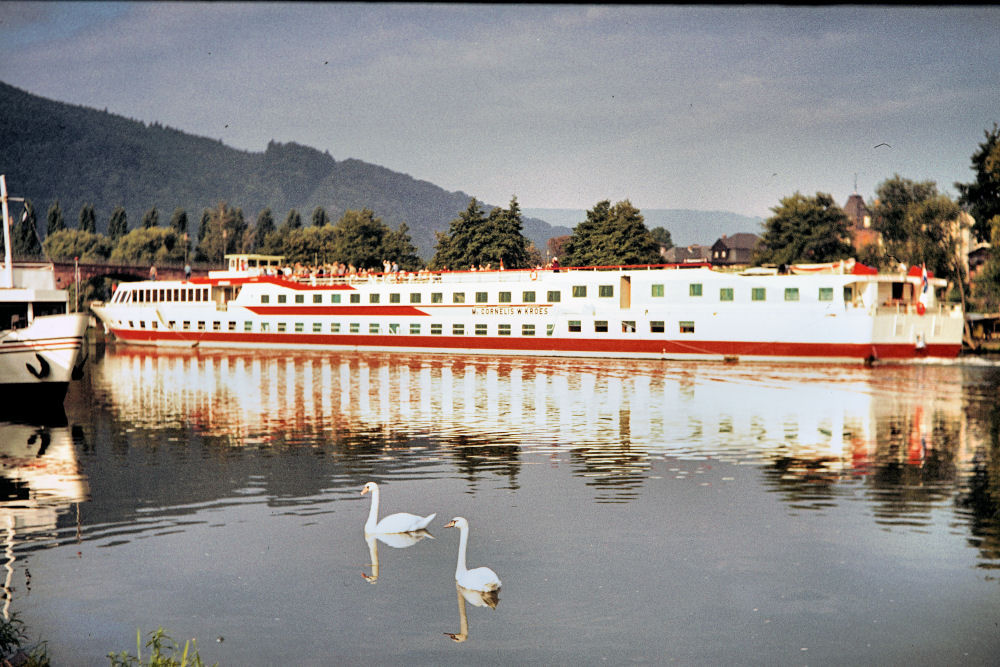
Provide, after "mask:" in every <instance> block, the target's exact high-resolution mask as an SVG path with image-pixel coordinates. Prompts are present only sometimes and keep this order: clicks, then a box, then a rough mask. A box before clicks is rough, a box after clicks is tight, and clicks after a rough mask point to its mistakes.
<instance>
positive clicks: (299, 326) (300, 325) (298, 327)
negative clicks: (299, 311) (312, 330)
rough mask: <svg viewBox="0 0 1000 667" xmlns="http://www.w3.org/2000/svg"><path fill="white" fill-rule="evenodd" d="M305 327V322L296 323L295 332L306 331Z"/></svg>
mask: <svg viewBox="0 0 1000 667" xmlns="http://www.w3.org/2000/svg"><path fill="white" fill-rule="evenodd" d="M305 328H306V326H305V324H304V323H302V322H296V323H295V333H302V332H303V331H305Z"/></svg>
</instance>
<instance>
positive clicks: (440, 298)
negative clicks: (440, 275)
mask: <svg viewBox="0 0 1000 667" xmlns="http://www.w3.org/2000/svg"><path fill="white" fill-rule="evenodd" d="M431 303H444V293H443V292H431Z"/></svg>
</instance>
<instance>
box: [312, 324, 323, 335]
mask: <svg viewBox="0 0 1000 667" xmlns="http://www.w3.org/2000/svg"><path fill="white" fill-rule="evenodd" d="M313 333H323V323H322V322H313Z"/></svg>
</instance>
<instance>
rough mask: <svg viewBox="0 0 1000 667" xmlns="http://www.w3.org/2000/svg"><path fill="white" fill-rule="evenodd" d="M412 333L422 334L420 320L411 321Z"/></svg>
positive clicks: (413, 334) (415, 334)
mask: <svg viewBox="0 0 1000 667" xmlns="http://www.w3.org/2000/svg"><path fill="white" fill-rule="evenodd" d="M410 335H411V336H419V335H420V324H419V323H418V322H411V323H410Z"/></svg>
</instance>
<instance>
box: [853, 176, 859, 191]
mask: <svg viewBox="0 0 1000 667" xmlns="http://www.w3.org/2000/svg"><path fill="white" fill-rule="evenodd" d="M854 194H858V172H854Z"/></svg>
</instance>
